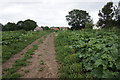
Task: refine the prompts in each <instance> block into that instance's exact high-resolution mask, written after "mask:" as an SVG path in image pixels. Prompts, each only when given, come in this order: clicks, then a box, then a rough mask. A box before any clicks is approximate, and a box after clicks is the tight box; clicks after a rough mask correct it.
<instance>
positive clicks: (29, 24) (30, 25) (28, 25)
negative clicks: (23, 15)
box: [23, 19, 37, 31]
mask: <svg viewBox="0 0 120 80" xmlns="http://www.w3.org/2000/svg"><path fill="white" fill-rule="evenodd" d="M36 26H37V23H36V22H35V21H33V20H30V19H27V20H25V21H24V22H23V29H24V30H26V31H29V30H34V28H35V27H36Z"/></svg>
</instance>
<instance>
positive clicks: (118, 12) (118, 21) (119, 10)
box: [114, 1, 120, 27]
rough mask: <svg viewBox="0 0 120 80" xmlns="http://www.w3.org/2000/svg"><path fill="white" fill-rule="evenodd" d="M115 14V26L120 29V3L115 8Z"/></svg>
mask: <svg viewBox="0 0 120 80" xmlns="http://www.w3.org/2000/svg"><path fill="white" fill-rule="evenodd" d="M114 13H115V19H114V21H115V25H116V26H118V27H120V1H119V3H118V6H115V7H114Z"/></svg>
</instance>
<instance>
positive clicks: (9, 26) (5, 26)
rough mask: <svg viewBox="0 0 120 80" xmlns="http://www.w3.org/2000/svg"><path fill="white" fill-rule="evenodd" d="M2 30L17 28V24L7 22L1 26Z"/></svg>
mask: <svg viewBox="0 0 120 80" xmlns="http://www.w3.org/2000/svg"><path fill="white" fill-rule="evenodd" d="M2 30H3V31H14V30H17V25H16V24H15V23H11V22H8V23H7V24H6V25H4V26H3V28H2Z"/></svg>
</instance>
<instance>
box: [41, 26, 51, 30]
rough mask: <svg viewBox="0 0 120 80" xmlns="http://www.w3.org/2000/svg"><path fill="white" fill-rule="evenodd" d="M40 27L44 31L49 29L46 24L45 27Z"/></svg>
mask: <svg viewBox="0 0 120 80" xmlns="http://www.w3.org/2000/svg"><path fill="white" fill-rule="evenodd" d="M41 28H43V30H44V31H45V30H50V28H49V27H48V26H45V27H43V26H41Z"/></svg>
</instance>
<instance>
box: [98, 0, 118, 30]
mask: <svg viewBox="0 0 120 80" xmlns="http://www.w3.org/2000/svg"><path fill="white" fill-rule="evenodd" d="M98 16H99V21H98V22H99V23H98V24H99V26H102V28H111V27H114V26H117V25H118V24H119V17H120V16H119V9H118V6H113V2H108V3H107V4H106V5H104V7H103V8H102V10H99V13H98Z"/></svg>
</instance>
